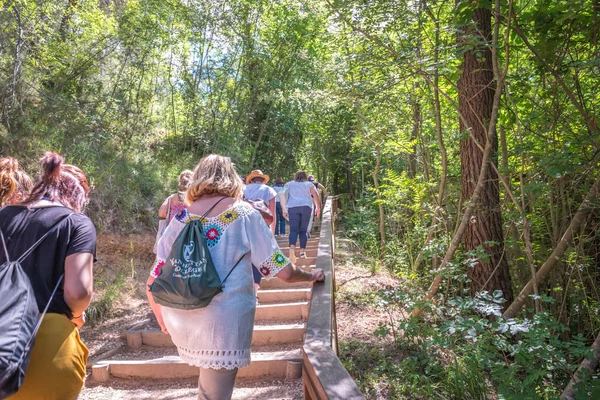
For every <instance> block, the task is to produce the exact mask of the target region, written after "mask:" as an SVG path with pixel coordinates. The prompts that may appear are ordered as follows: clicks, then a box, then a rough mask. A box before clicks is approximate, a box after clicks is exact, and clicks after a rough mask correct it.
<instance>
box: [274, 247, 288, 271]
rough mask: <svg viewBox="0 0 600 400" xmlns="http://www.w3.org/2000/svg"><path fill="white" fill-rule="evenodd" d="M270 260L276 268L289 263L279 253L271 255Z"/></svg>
mask: <svg viewBox="0 0 600 400" xmlns="http://www.w3.org/2000/svg"><path fill="white" fill-rule="evenodd" d="M271 259H272V260H273V262H274V263H275V265H277V266H278V267H285V266H286V265H287V264H288V263H289V260H288V259H287V258H285V256H284V255H283V253H282V252H281V251H278V252H276V253H275V254H273V256H271Z"/></svg>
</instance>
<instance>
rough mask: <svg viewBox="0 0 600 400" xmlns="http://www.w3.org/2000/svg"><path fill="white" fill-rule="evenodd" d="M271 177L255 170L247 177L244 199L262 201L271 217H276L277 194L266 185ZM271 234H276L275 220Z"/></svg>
mask: <svg viewBox="0 0 600 400" xmlns="http://www.w3.org/2000/svg"><path fill="white" fill-rule="evenodd" d="M269 179H270V178H269V175H266V174H263V172H262V171H261V170H260V169H255V170H253V171H252V172H250V174H249V175H248V176H247V177H246V188H245V189H244V198H245V199H248V200H255V201H256V200H259V199H260V200H262V201H264V202H265V205H266V206H267V207H268V208H269V211H271V215H273V216H274V215H275V203H276V202H275V197H276V196H277V192H276V191H275V190H274V189H273V188H272V187H270V186H267V185H266V183H267V182H269ZM269 227H270V228H271V233H273V234H274V233H275V219H273V223H271V225H270V226H269Z"/></svg>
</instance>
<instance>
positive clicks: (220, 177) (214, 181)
mask: <svg viewBox="0 0 600 400" xmlns="http://www.w3.org/2000/svg"><path fill="white" fill-rule="evenodd" d="M243 188H244V186H243V183H242V180H241V179H240V177H239V175H238V174H237V172H236V171H235V167H234V165H233V163H232V162H231V160H230V159H229V157H223V156H221V155H219V154H209V155H207V156H204V157H202V158H201V159H200V162H198V165H196V168H194V182H193V183H192V184H191V185H190V188H189V189H188V191H187V194H186V197H185V201H186V203H187V204H192V203H193V202H195V201H196V200H198V199H199V198H200V197H202V196H204V195H211V194H218V195H221V196H226V197H235V198H240V197H241V196H242V192H243Z"/></svg>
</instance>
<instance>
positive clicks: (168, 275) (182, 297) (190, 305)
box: [150, 198, 245, 310]
mask: <svg viewBox="0 0 600 400" xmlns="http://www.w3.org/2000/svg"><path fill="white" fill-rule="evenodd" d="M223 199H224V198H223ZM223 199H221V200H223ZM221 200H219V201H217V202H216V203H215V204H214V205H213V206H212V207H211V208H210V209H209V210H208V211H207V212H206V214H204V216H203V217H202V219H200V220H192V221H190V222H188V223H187V224H186V226H185V227H184V228H183V229H182V230H181V232H180V233H179V235H178V236H177V238H176V239H175V242H173V246H172V247H171V251H170V252H169V258H168V260H167V261H166V262H165V264H164V265H163V266H162V268H161V271H160V274H159V275H158V277H157V278H156V279H155V280H154V282H153V283H152V285H151V286H150V292H151V293H152V297H153V298H154V301H155V302H156V303H158V304H160V305H162V306H165V307H170V308H177V309H180V310H194V309H197V308H204V307H206V306H207V305H208V304H209V303H210V301H211V300H212V298H213V297H215V296H216V295H217V294H219V293H221V292H222V291H223V285H224V284H225V281H226V280H227V278H229V275H231V273H232V272H233V270H234V269H235V267H237V266H238V264H239V263H240V261H242V258H244V256H245V254H244V256H242V257H241V258H240V259H239V260H238V262H237V263H236V264H235V265H234V266H233V268H231V270H230V271H229V273H228V274H227V276H226V277H225V279H223V280H222V281H221V279H220V278H219V274H218V273H217V269H216V268H215V265H214V263H213V260H212V257H211V256H210V252H209V250H208V245H207V243H206V235H205V234H204V232H203V230H202V220H203V219H204V217H206V216H207V215H208V214H209V213H210V212H211V211H212V210H213V209H214V208H215V207H216V205H217V204H219V203H220V202H221Z"/></svg>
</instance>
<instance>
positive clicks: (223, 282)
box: [221, 253, 248, 289]
mask: <svg viewBox="0 0 600 400" xmlns="http://www.w3.org/2000/svg"><path fill="white" fill-rule="evenodd" d="M246 254H248V253H244V254H243V255H242V256H241V257H240V259H239V260H238V262H236V263H235V265H234V266H233V268H231V270H230V271H229V273H228V274H227V276H226V277H225V279H223V280H222V281H221V289H222V288H223V287H224V286H223V285H224V284H225V281H226V280H227V278H229V275H231V273H232V272H233V270H234V269H235V267H237V266H238V264H239V263H240V262H241V261H242V259H243V258H244V257H246Z"/></svg>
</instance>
